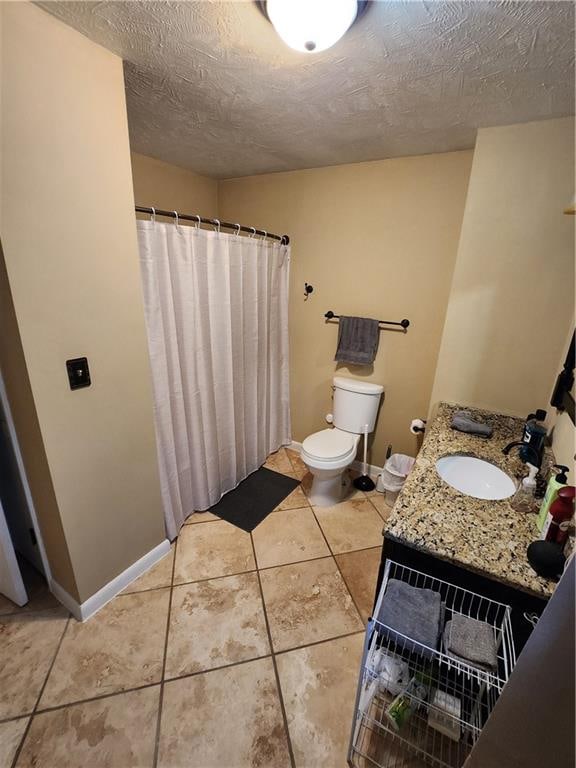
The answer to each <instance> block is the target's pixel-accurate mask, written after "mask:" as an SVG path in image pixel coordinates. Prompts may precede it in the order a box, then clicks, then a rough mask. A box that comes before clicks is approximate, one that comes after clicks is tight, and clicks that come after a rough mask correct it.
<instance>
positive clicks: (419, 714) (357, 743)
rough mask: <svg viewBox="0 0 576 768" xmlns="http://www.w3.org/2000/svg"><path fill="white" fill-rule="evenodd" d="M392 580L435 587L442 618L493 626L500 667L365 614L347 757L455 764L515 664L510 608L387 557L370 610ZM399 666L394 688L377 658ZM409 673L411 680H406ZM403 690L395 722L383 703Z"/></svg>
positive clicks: (365, 761) (383, 763)
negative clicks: (402, 716)
mask: <svg viewBox="0 0 576 768" xmlns="http://www.w3.org/2000/svg"><path fill="white" fill-rule="evenodd" d="M390 579H396V580H400V581H403V582H406V583H408V584H410V585H411V586H413V587H418V588H422V589H431V590H433V591H435V592H438V593H440V595H441V598H442V605H443V611H442V612H443V622H446V621H448V620H450V619H451V618H452V617H453V616H454V615H456V614H460V615H462V616H468V617H470V618H472V619H476V620H477V621H482V622H485V623H487V624H489V625H490V627H491V628H492V631H493V633H494V641H495V646H496V649H497V658H498V664H497V669H496V668H495V669H493V670H489V669H481V668H479V667H478V666H474V665H473V664H472V663H468V662H466V661H464V660H457V659H454V658H453V657H452V656H450V655H448V653H447V652H446V648H445V647H444V645H443V642H441V643H440V648H432V647H430V646H427V645H423V644H422V643H419V642H417V641H416V640H415V639H413V638H411V637H408V636H406V635H403V634H401V633H400V632H398V630H396V629H394V628H392V627H390V626H387V625H386V624H383V623H382V622H380V621H378V620H377V619H374V618H372V619H370V621H369V622H368V627H367V630H366V638H365V643H364V653H363V655H362V666H361V670H360V678H359V681H358V691H357V695H356V706H355V711H354V718H353V723H352V733H351V738H350V748H349V752H348V763H349V765H351V766H354V767H355V768H372V767H373V766H377V767H378V768H420V766H430V765H432V766H438V767H439V768H460V767H461V766H462V765H463V764H464V762H465V760H466V758H467V757H468V755H469V754H470V751H471V749H472V747H473V746H474V743H475V742H476V740H477V738H478V736H479V735H480V731H481V730H482V727H483V726H484V724H485V722H486V720H487V719H488V716H489V714H490V712H491V711H492V709H493V707H494V705H495V703H496V701H497V699H498V696H499V695H500V693H501V691H502V689H503V687H504V685H505V683H506V681H507V680H508V677H509V676H510V673H511V672H512V669H513V668H514V664H515V663H516V654H515V650H514V642H513V637H512V624H511V618H510V614H511V609H510V607H509V606H508V605H505V604H503V603H498V602H496V601H494V600H489V599H488V598H486V597H483V596H482V595H479V594H477V593H475V592H471V591H469V590H466V589H463V588H461V587H457V586H455V585H454V584H450V583H449V582H447V581H442V580H441V579H437V578H434V577H432V576H429V575H427V574H425V573H422V572H420V571H416V570H414V569H413V568H408V567H407V566H403V565H400V564H398V563H396V562H394V561H392V560H388V561H387V562H386V566H385V571H384V576H383V581H382V587H381V589H380V593H379V596H378V601H377V603H376V607H375V610H374V616H376V617H378V616H380V615H381V608H382V605H383V601H385V600H386V588H387V586H388V582H389V580H390ZM383 659H385V660H386V662H387V663H388V664H393V665H395V667H396V669H399V668H401V669H402V670H403V671H404V677H405V680H404V685H403V686H402V687H401V690H398V687H397V685H396V684H394V685H391V684H390V679H389V678H388V679H387V678H386V677H384V678H383V677H382V673H381V668H380V664H381V662H382V660H383ZM406 680H410V681H412V683H413V684H412V685H411V684H408V685H406ZM398 694H400V695H401V696H402V697H403V698H404V701H405V704H406V706H407V707H408V708H409V710H410V714H409V716H408V717H407V718H406V720H405V721H404V722H403V723H402V724H401V725H400V726H399V725H398V723H397V722H395V721H394V719H393V718H390V716H389V714H388V710H389V707H390V705H391V704H392V702H393V701H394V700H395V699H396V697H397V695H398ZM447 702H448V703H449V704H447Z"/></svg>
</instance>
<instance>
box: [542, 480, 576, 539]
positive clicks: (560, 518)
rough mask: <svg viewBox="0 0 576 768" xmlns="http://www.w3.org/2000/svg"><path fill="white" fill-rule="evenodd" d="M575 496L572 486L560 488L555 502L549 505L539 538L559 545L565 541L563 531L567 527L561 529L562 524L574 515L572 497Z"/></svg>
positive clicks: (575, 489)
mask: <svg viewBox="0 0 576 768" xmlns="http://www.w3.org/2000/svg"><path fill="white" fill-rule="evenodd" d="M575 494H576V488H575V487H574V486H573V485H566V486H564V488H560V490H559V491H558V497H557V498H556V501H555V502H554V503H553V504H552V505H551V507H550V510H549V512H548V515H547V517H546V522H545V523H544V528H542V533H541V535H540V538H541V539H543V540H544V541H551V542H552V543H554V544H556V543H558V544H560V543H563V541H564V540H565V537H564V529H566V530H567V526H564V527H563V528H561V526H562V524H563V523H565V522H568V521H569V520H571V519H572V517H573V515H574V496H575Z"/></svg>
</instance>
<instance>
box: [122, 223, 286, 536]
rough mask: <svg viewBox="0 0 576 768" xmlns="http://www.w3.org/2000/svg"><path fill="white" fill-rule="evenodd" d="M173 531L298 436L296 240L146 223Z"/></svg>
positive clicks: (147, 302) (154, 359)
mask: <svg viewBox="0 0 576 768" xmlns="http://www.w3.org/2000/svg"><path fill="white" fill-rule="evenodd" d="M137 229H138V243H139V250H140V264H141V272H142V282H143V290H144V310H145V316H146V326H147V332H148V347H149V352H150V361H151V367H152V385H153V394H154V414H155V424H156V442H157V446H158V461H159V466H160V483H161V489H162V499H163V505H164V514H165V519H166V531H167V534H168V537H169V538H170V539H174V538H175V536H176V535H177V533H178V531H179V529H180V526H181V525H182V523H183V522H184V520H185V519H186V517H188V515H190V514H191V513H192V512H194V511H200V510H205V509H208V508H209V507H211V506H212V505H213V504H215V503H216V502H217V501H218V500H219V499H220V498H221V496H222V495H223V494H224V493H226V491H229V490H231V489H232V488H235V487H236V486H237V485H238V483H239V482H240V481H241V480H243V479H244V478H245V477H247V476H248V475H249V474H250V473H251V472H254V470H256V469H258V467H260V466H261V465H262V464H263V463H264V461H265V460H266V457H267V456H268V454H269V453H271V452H272V451H275V450H277V449H278V448H279V447H280V446H282V445H286V444H288V443H289V442H290V402H289V387H288V275H289V264H290V247H289V246H286V245H280V244H276V243H273V242H269V241H266V240H261V239H256V238H251V237H243V236H237V235H234V234H232V235H229V234H223V233H220V232H216V231H206V230H202V229H199V228H196V227H193V226H192V227H191V226H183V225H178V224H175V223H168V224H163V223H159V222H156V221H138V222H137Z"/></svg>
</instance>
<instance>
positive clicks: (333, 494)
mask: <svg viewBox="0 0 576 768" xmlns="http://www.w3.org/2000/svg"><path fill="white" fill-rule="evenodd" d="M332 384H333V390H334V413H328V414H326V420H327V421H328V422H330V423H332V424H334V427H333V428H332V429H322V430H321V431H320V432H314V434H312V435H309V436H308V437H307V438H306V439H305V440H304V442H303V443H302V452H301V456H302V461H303V462H304V463H305V464H306V466H307V467H308V469H309V470H310V472H311V473H312V478H313V479H312V488H311V490H310V494H309V498H310V501H311V502H312V504H314V505H315V506H317V507H330V506H333V505H334V504H338V503H339V502H340V501H342V499H343V498H344V495H345V493H346V490H347V487H348V486H349V485H350V480H349V479H348V474H347V472H346V469H347V468H348V467H349V466H350V464H352V462H353V461H354V459H355V458H356V451H357V449H358V443H359V442H360V437H361V435H364V436H365V439H366V436H367V435H368V434H369V433H370V432H372V431H373V430H374V426H375V423H376V415H377V412H378V406H379V403H380V398H381V397H382V392H383V391H384V387H383V386H382V385H381V384H374V383H373V382H369V381H362V380H359V379H349V378H347V377H344V376H334V379H333V380H332Z"/></svg>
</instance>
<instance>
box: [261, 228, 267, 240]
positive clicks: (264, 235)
mask: <svg viewBox="0 0 576 768" xmlns="http://www.w3.org/2000/svg"><path fill="white" fill-rule="evenodd" d="M263 231H264V234H263V235H262V240H266V238H267V237H268V232H267V231H266V230H263Z"/></svg>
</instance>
